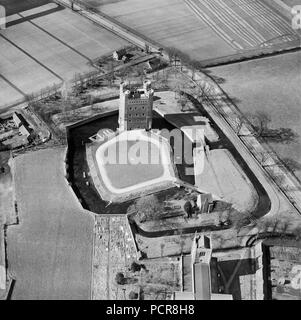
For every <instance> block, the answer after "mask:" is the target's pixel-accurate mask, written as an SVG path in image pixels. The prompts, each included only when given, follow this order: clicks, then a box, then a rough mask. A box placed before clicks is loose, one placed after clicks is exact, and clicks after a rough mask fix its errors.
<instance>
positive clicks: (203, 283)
mask: <svg viewBox="0 0 301 320" xmlns="http://www.w3.org/2000/svg"><path fill="white" fill-rule="evenodd" d="M193 273H194V277H193V282H194V291H195V299H196V300H210V299H211V280H210V265H209V264H206V263H195V264H194V265H193Z"/></svg>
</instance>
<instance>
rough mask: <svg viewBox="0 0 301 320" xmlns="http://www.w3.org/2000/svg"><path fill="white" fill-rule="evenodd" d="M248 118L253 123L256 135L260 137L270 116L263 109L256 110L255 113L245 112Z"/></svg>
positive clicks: (265, 130) (269, 120)
mask: <svg viewBox="0 0 301 320" xmlns="http://www.w3.org/2000/svg"><path fill="white" fill-rule="evenodd" d="M247 118H248V120H249V121H250V122H251V124H252V125H253V127H254V129H255V131H256V134H257V136H258V137H262V136H263V135H264V133H265V132H267V131H268V125H269V123H270V122H271V117H270V116H269V115H268V114H267V113H266V112H264V111H256V112H255V114H250V113H249V114H247Z"/></svg>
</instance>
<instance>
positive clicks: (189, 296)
mask: <svg viewBox="0 0 301 320" xmlns="http://www.w3.org/2000/svg"><path fill="white" fill-rule="evenodd" d="M173 300H194V294H193V292H187V291H183V292H181V291H176V292H174V296H173Z"/></svg>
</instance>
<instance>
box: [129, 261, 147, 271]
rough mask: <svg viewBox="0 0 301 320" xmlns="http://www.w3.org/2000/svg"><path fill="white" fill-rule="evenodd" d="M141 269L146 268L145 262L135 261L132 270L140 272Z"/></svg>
mask: <svg viewBox="0 0 301 320" xmlns="http://www.w3.org/2000/svg"><path fill="white" fill-rule="evenodd" d="M141 269H145V265H144V264H140V263H137V262H135V261H134V262H133V263H132V264H131V271H132V272H139V271H141Z"/></svg>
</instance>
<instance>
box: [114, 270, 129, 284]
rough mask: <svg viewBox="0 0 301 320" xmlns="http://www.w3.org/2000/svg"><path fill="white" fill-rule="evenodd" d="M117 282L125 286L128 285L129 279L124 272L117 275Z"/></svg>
mask: <svg viewBox="0 0 301 320" xmlns="http://www.w3.org/2000/svg"><path fill="white" fill-rule="evenodd" d="M115 281H116V283H117V284H120V285H124V284H126V282H127V279H126V277H125V276H124V274H123V273H122V272H118V273H117V274H116V277H115Z"/></svg>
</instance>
